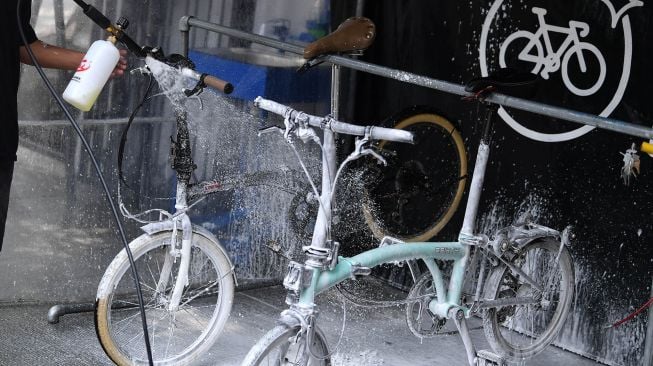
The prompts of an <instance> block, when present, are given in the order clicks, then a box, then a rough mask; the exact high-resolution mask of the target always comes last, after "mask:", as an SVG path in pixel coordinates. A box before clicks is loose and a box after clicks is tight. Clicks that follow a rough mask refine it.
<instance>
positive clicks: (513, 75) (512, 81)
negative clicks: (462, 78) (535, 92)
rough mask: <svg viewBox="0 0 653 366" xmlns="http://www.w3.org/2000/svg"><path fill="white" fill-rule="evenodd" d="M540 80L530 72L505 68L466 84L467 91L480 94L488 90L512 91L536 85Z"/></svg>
mask: <svg viewBox="0 0 653 366" xmlns="http://www.w3.org/2000/svg"><path fill="white" fill-rule="evenodd" d="M539 79H540V78H539V77H538V76H537V75H535V74H531V73H529V72H521V71H517V70H515V69H510V68H504V69H499V70H496V71H494V72H492V73H491V74H490V75H488V76H486V77H481V78H475V79H472V80H470V81H468V82H467V84H465V91H467V92H470V93H478V92H481V91H484V90H486V89H488V88H491V89H492V90H496V91H503V92H505V91H510V90H511V89H513V88H516V87H522V86H528V85H533V84H535V83H536V82H537V81H538V80H539Z"/></svg>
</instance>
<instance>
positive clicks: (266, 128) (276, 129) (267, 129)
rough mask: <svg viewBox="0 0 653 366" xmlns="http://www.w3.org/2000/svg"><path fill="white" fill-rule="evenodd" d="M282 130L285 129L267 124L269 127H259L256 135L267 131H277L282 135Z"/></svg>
mask: <svg viewBox="0 0 653 366" xmlns="http://www.w3.org/2000/svg"><path fill="white" fill-rule="evenodd" d="M284 131H285V130H284V129H283V128H281V127H279V126H269V127H263V128H259V130H258V135H259V136H261V135H265V134H268V133H274V132H279V133H280V134H282V135H283V133H284Z"/></svg>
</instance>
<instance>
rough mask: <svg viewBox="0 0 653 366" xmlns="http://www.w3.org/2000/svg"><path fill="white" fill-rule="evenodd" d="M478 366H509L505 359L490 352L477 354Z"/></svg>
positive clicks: (482, 351) (483, 351) (485, 351)
mask: <svg viewBox="0 0 653 366" xmlns="http://www.w3.org/2000/svg"><path fill="white" fill-rule="evenodd" d="M476 360H477V362H476V365H477V366H507V365H506V361H505V360H504V359H503V357H501V356H499V355H497V354H496V353H493V352H491V351H488V350H484V349H483V350H480V351H478V352H476Z"/></svg>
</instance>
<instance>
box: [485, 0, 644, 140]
mask: <svg viewBox="0 0 653 366" xmlns="http://www.w3.org/2000/svg"><path fill="white" fill-rule="evenodd" d="M601 3H602V4H603V5H604V6H605V7H607V9H608V13H609V15H610V28H611V29H610V30H609V31H610V32H620V33H621V34H622V37H623V38H619V36H617V39H623V56H622V57H621V58H622V59H623V63H622V65H621V67H619V66H618V65H615V64H610V63H609V60H610V57H608V56H610V54H609V52H611V50H607V49H605V50H601V49H599V47H597V46H596V45H595V44H594V42H593V41H592V40H591V39H590V35H592V34H594V35H596V34H598V32H599V31H601V32H603V31H605V29H600V28H599V29H595V30H592V28H591V26H590V24H591V23H590V22H586V21H584V19H580V17H578V18H577V17H576V16H573V17H572V18H571V19H569V20H568V21H567V24H563V23H561V22H560V21H559V20H558V21H552V20H551V19H549V17H547V9H546V8H544V7H540V6H532V5H528V6H519V9H523V10H520V11H525V12H529V13H532V14H534V15H535V16H536V19H537V25H536V26H535V28H534V29H533V28H529V29H523V28H522V26H519V27H518V29H517V30H516V31H514V32H512V33H510V34H509V35H508V36H507V37H505V38H503V39H502V38H501V37H497V36H496V33H495V32H494V31H496V30H498V29H499V28H500V27H498V26H497V22H498V21H499V20H500V19H505V18H507V17H509V15H510V14H509V12H510V11H511V10H513V8H517V7H518V6H517V5H515V6H511V4H510V1H505V0H496V1H495V2H494V3H493V4H492V6H491V7H490V9H489V10H488V12H487V15H486V18H485V21H484V23H483V28H482V30H481V38H480V42H479V64H480V68H481V74H482V75H483V76H487V75H489V73H490V72H491V69H493V68H496V62H497V61H496V60H495V57H493V56H492V53H493V50H492V44H495V43H496V44H499V49H498V51H499V52H498V66H499V67H501V68H505V67H510V66H514V63H519V65H520V66H521V67H522V68H524V69H525V70H528V71H530V72H531V73H533V74H536V75H539V76H540V77H541V78H542V79H544V80H545V81H547V82H551V81H552V77H553V76H555V75H556V73H560V77H561V79H562V84H563V85H564V88H565V89H566V90H567V91H568V92H570V93H572V94H573V96H574V97H575V98H593V99H592V101H591V103H592V104H596V105H603V107H602V109H601V110H595V111H592V112H591V113H594V114H598V115H600V116H601V117H608V116H609V115H610V114H611V113H612V112H613V111H614V110H615V108H616V107H617V106H618V105H619V103H620V102H621V99H622V98H623V96H624V93H625V90H626V87H627V85H628V80H629V78H630V68H631V61H632V53H633V41H632V30H631V24H630V18H629V16H628V12H629V11H632V9H634V8H638V7H642V6H644V3H643V2H642V1H639V0H630V1H629V2H628V3H627V4H626V5H624V6H623V7H621V8H619V9H618V10H617V9H616V8H615V6H614V5H613V4H612V3H611V2H610V0H601ZM529 16H530V17H532V15H529ZM619 25H621V26H619ZM561 39H562V41H560V40H561ZM606 58H607V59H608V61H606ZM617 75H619V76H617ZM611 78H614V79H615V81H614V82H609V80H610V79H611ZM614 84H616V85H614ZM612 90H614V91H612ZM602 93H607V94H609V95H610V97H609V101H608V102H607V104H606V103H605V102H599V99H600V97H599V94H602ZM499 115H500V116H501V118H502V119H503V120H504V121H505V122H506V123H507V124H508V125H509V126H510V127H512V128H513V129H514V130H515V131H517V132H518V133H520V134H521V135H523V136H525V137H528V138H530V139H533V140H537V141H543V142H559V141H567V140H572V139H575V138H577V137H580V136H582V135H584V134H586V133H587V132H589V131H591V130H592V129H594V127H593V126H582V127H579V128H575V129H573V130H570V131H566V132H560V133H546V132H541V131H536V130H534V129H531V128H529V127H527V126H526V125H524V124H523V123H522V122H520V121H518V120H517V119H516V118H515V116H513V115H511V114H510V113H509V112H508V111H507V110H506V109H505V108H500V109H499Z"/></svg>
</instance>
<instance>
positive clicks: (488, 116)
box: [481, 103, 499, 145]
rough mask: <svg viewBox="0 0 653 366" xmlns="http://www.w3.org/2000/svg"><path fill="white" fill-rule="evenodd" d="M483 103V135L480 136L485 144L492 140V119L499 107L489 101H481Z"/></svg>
mask: <svg viewBox="0 0 653 366" xmlns="http://www.w3.org/2000/svg"><path fill="white" fill-rule="evenodd" d="M483 104H484V105H485V108H486V110H485V121H484V125H483V136H482V137H481V140H482V141H483V142H485V143H486V144H487V145H489V144H490V140H492V131H493V128H494V119H495V118H496V115H497V110H498V109H499V107H498V106H497V105H495V104H491V103H483Z"/></svg>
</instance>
